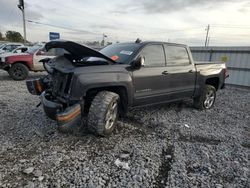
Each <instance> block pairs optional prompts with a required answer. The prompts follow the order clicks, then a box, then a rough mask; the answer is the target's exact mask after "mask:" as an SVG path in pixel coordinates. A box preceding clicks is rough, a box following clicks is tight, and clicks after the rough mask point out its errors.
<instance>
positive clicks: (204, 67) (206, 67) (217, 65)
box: [194, 61, 226, 74]
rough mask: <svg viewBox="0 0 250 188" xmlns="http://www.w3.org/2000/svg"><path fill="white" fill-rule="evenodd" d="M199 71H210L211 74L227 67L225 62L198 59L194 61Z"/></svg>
mask: <svg viewBox="0 0 250 188" xmlns="http://www.w3.org/2000/svg"><path fill="white" fill-rule="evenodd" d="M194 64H195V66H196V69H197V71H200V72H201V73H204V72H210V74H218V73H219V72H221V71H222V69H226V63H224V62H219V61H217V62H210V61H196V62H194Z"/></svg>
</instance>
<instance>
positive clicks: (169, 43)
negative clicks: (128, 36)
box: [118, 41, 187, 47]
mask: <svg viewBox="0 0 250 188" xmlns="http://www.w3.org/2000/svg"><path fill="white" fill-rule="evenodd" d="M134 43H136V42H123V43H118V44H134ZM136 44H139V45H141V46H144V45H147V44H168V45H176V46H185V47H187V45H185V44H179V43H172V42H162V41H143V42H138V43H136Z"/></svg>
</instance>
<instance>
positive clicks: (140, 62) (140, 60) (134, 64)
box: [132, 56, 145, 69]
mask: <svg viewBox="0 0 250 188" xmlns="http://www.w3.org/2000/svg"><path fill="white" fill-rule="evenodd" d="M144 64H145V58H144V57H141V56H140V57H138V58H137V59H136V60H134V61H133V62H132V67H133V68H134V69H140V68H141V67H143V66H144Z"/></svg>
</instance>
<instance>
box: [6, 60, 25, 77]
mask: <svg viewBox="0 0 250 188" xmlns="http://www.w3.org/2000/svg"><path fill="white" fill-rule="evenodd" d="M8 73H9V75H10V77H11V78H12V79H13V80H25V79H26V78H27V77H28V75H29V69H28V67H27V66H26V65H24V64H21V63H16V64H14V65H12V66H11V67H10V69H9V71H8Z"/></svg>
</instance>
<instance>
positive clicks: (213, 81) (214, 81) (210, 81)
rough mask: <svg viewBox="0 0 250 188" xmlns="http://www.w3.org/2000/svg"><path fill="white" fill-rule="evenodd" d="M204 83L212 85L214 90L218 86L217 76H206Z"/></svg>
mask: <svg viewBox="0 0 250 188" xmlns="http://www.w3.org/2000/svg"><path fill="white" fill-rule="evenodd" d="M206 84H208V85H212V86H214V87H215V89H216V90H218V88H219V78H217V77H214V78H208V79H207V80H206Z"/></svg>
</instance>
